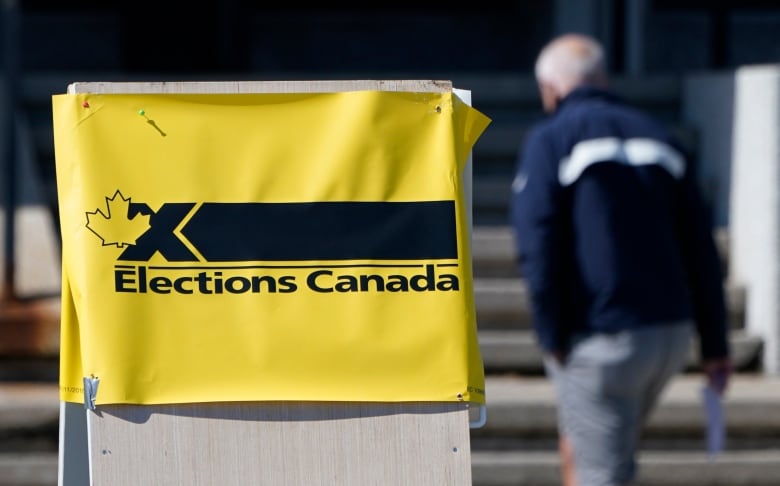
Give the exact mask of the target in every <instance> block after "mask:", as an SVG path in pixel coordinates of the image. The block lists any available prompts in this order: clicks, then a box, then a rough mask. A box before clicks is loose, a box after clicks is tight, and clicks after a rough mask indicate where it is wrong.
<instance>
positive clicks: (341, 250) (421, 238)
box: [181, 201, 458, 262]
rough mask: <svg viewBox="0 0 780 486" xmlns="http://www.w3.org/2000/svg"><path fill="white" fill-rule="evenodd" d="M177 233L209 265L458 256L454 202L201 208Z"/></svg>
mask: <svg viewBox="0 0 780 486" xmlns="http://www.w3.org/2000/svg"><path fill="white" fill-rule="evenodd" d="M181 233H182V234H183V235H184V236H185V237H186V238H187V239H188V240H189V241H190V243H191V244H192V245H193V246H194V247H195V248H197V250H198V251H199V252H200V254H201V255H203V257H204V258H205V259H206V260H208V261H210V262H225V261H273V260H284V261H300V260H428V259H455V258H457V256H458V246H457V236H456V226H455V203H454V201H425V202H316V203H204V204H203V205H202V206H201V207H200V208H198V210H197V212H196V213H195V214H194V215H193V216H192V218H191V219H190V220H189V221H188V222H187V224H186V225H185V226H184V228H182V231H181Z"/></svg>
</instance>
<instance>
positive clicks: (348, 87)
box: [59, 80, 473, 486]
mask: <svg viewBox="0 0 780 486" xmlns="http://www.w3.org/2000/svg"><path fill="white" fill-rule="evenodd" d="M355 90H382V91H413V92H443V91H446V90H452V85H451V83H450V82H448V81H360V80H356V81H278V82H271V81H269V82H180V83H167V82H166V83H162V82H157V83H156V82H152V83H140V82H138V83H135V82H123V83H111V82H105V83H104V82H94V83H75V84H71V85H70V86H69V87H68V93H69V94H77V93H123V94H130V93H296V92H304V93H305V92H337V91H355ZM463 94H465V95H466V97H468V95H469V94H470V93H469V92H463ZM462 98H463V96H462ZM465 101H467V102H470V99H466V100H465ZM470 171H471V167H470V164H469V165H468V166H467V168H466V173H465V174H464V181H465V183H466V189H467V204H468V206H467V207H468V208H471V201H470V196H471V190H470V183H471V177H470V173H471V172H470ZM469 416H470V409H469V404H467V403H462V402H431V403H427V402H426V403H408V402H399V403H354V402H251V403H233V402H224V403H223V402H219V403H198V404H172V405H152V406H140V405H100V406H99V407H97V409H96V410H85V407H84V405H81V404H75V403H66V402H62V403H61V416H60V457H59V461H60V465H59V466H60V467H59V486H84V485H86V484H90V485H94V486H106V485H110V486H137V485H141V484H143V485H156V486H171V485H181V486H191V485H204V486H212V485H213V486H233V485H236V486H238V485H241V486H243V485H253V486H262V485H268V486H296V485H300V486H316V485H338V486H350V485H354V486H370V485H387V486H400V485H410V486H417V485H419V486H433V485H442V486H443V485H447V486H469V485H471V457H470V455H471V449H470V439H469V427H470V422H469ZM471 425H473V423H472V424H471Z"/></svg>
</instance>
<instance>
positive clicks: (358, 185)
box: [53, 91, 490, 406]
mask: <svg viewBox="0 0 780 486" xmlns="http://www.w3.org/2000/svg"><path fill="white" fill-rule="evenodd" d="M53 116H54V139H55V152H56V168H57V185H58V196H59V210H60V224H61V230H62V269H63V272H62V275H63V282H62V333H61V358H60V359H61V362H60V386H61V388H60V397H61V399H62V400H63V401H68V402H77V403H84V401H85V398H84V390H83V388H84V383H85V382H86V381H88V380H91V381H90V383H94V384H95V386H97V384H98V383H99V387H98V388H96V390H97V391H96V396H95V397H94V403H95V404H96V405H97V406H100V404H109V403H133V404H160V403H188V402H214V401H266V400H296V401H459V400H464V401H471V402H476V403H484V400H485V396H484V372H483V365H482V357H481V355H480V350H479V345H478V342H477V332H476V318H475V308H474V298H473V282H472V274H471V263H470V262H471V256H470V247H469V244H470V242H469V232H468V221H467V217H468V215H467V211H468V210H469V208H468V207H467V205H466V203H465V200H464V191H463V183H464V181H463V178H462V172H463V168H464V165H465V163H466V161H467V158H468V155H469V153H470V151H471V148H472V146H473V144H474V143H475V142H476V140H477V139H478V138H479V136H480V135H481V134H482V132H483V131H484V130H485V128H486V127H487V125H488V124H489V122H490V120H489V119H488V118H487V117H485V116H484V115H483V114H482V113H480V112H479V111H477V110H475V109H473V108H472V107H470V106H468V105H467V104H466V103H464V102H463V101H462V100H460V99H459V98H458V97H457V95H456V94H453V93H451V92H444V93H409V92H384V91H354V92H343V93H318V94H236V95H234V94H208V95H194V94H185V95H182V94H151V95H149V94H147V95H137V94H133V95H119V94H109V95H97V94H81V95H72V94H71V95H55V96H53ZM85 378H86V379H87V380H85ZM90 401H91V399H90Z"/></svg>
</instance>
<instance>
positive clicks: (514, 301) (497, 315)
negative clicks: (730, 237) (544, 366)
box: [474, 278, 745, 330]
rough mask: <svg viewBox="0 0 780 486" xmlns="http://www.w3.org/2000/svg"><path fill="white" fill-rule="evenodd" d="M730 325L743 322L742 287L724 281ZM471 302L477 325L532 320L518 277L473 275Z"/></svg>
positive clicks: (519, 324)
mask: <svg viewBox="0 0 780 486" xmlns="http://www.w3.org/2000/svg"><path fill="white" fill-rule="evenodd" d="M723 289H724V291H725V294H726V305H727V308H728V316H729V325H730V326H731V328H732V329H742V328H743V327H744V324H745V289H744V287H741V286H735V285H731V284H729V283H728V282H725V283H724V288H723ZM474 305H475V306H476V310H477V322H478V323H479V328H480V329H507V330H509V329H530V328H531V324H532V315H531V303H530V301H529V294H528V286H527V284H526V282H525V281H524V280H523V279H521V278H476V279H475V280H474Z"/></svg>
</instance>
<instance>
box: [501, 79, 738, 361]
mask: <svg viewBox="0 0 780 486" xmlns="http://www.w3.org/2000/svg"><path fill="white" fill-rule="evenodd" d="M692 172H693V171H692V168H691V166H690V158H689V157H688V156H687V154H686V153H685V151H684V150H683V149H682V147H681V146H680V145H679V143H678V142H677V141H676V140H675V139H674V137H673V136H672V134H671V133H670V132H669V130H668V129H667V128H666V127H664V126H663V125H662V124H660V123H659V122H657V121H656V120H653V119H652V118H650V117H648V116H646V115H645V114H643V113H641V112H639V111H637V110H635V109H633V108H631V107H629V106H628V105H626V104H625V103H623V102H622V101H621V100H619V99H618V98H617V97H615V96H613V95H612V94H610V93H608V92H605V91H601V90H598V89H595V88H589V87H585V88H579V89H577V90H575V91H574V92H572V93H571V94H570V95H569V96H567V97H566V98H565V99H564V100H563V101H562V102H561V104H560V105H559V106H558V108H557V110H556V112H555V113H554V114H553V115H552V116H551V117H549V118H548V119H546V120H544V121H542V122H541V123H539V124H538V125H536V126H535V127H533V129H532V130H531V131H530V132H529V135H528V137H527V138H526V141H525V143H524V144H523V147H522V150H521V151H520V153H519V155H518V166H517V173H516V176H515V179H514V182H513V184H512V202H511V210H510V218H511V223H512V225H513V228H514V230H515V241H516V244H517V248H516V252H517V256H518V264H519V270H520V272H521V274H522V276H523V277H524V278H525V279H526V281H527V282H528V285H529V290H530V295H531V304H532V310H533V316H534V328H535V331H536V335H537V337H538V341H539V344H540V345H541V347H542V348H543V349H544V350H546V351H550V352H563V353H566V352H568V350H569V346H570V339H571V336H572V335H573V334H574V333H578V332H606V333H610V332H617V331H620V330H624V329H632V328H637V327H640V326H647V325H655V324H658V323H668V322H674V321H678V320H681V319H692V320H694V321H695V322H696V325H697V330H698V332H699V336H700V338H701V339H700V345H701V348H700V351H701V356H702V357H703V358H704V359H710V358H722V357H726V356H728V353H729V348H728V339H727V338H728V334H727V326H726V311H725V302H724V300H725V299H724V295H723V274H722V270H721V267H720V259H719V256H718V253H717V249H716V246H715V243H714V240H713V235H712V230H713V228H712V226H711V224H710V221H709V217H708V214H707V213H706V211H705V210H704V208H703V205H702V202H701V199H700V195H699V193H698V192H697V186H696V184H695V183H694V179H693V174H692Z"/></svg>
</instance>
